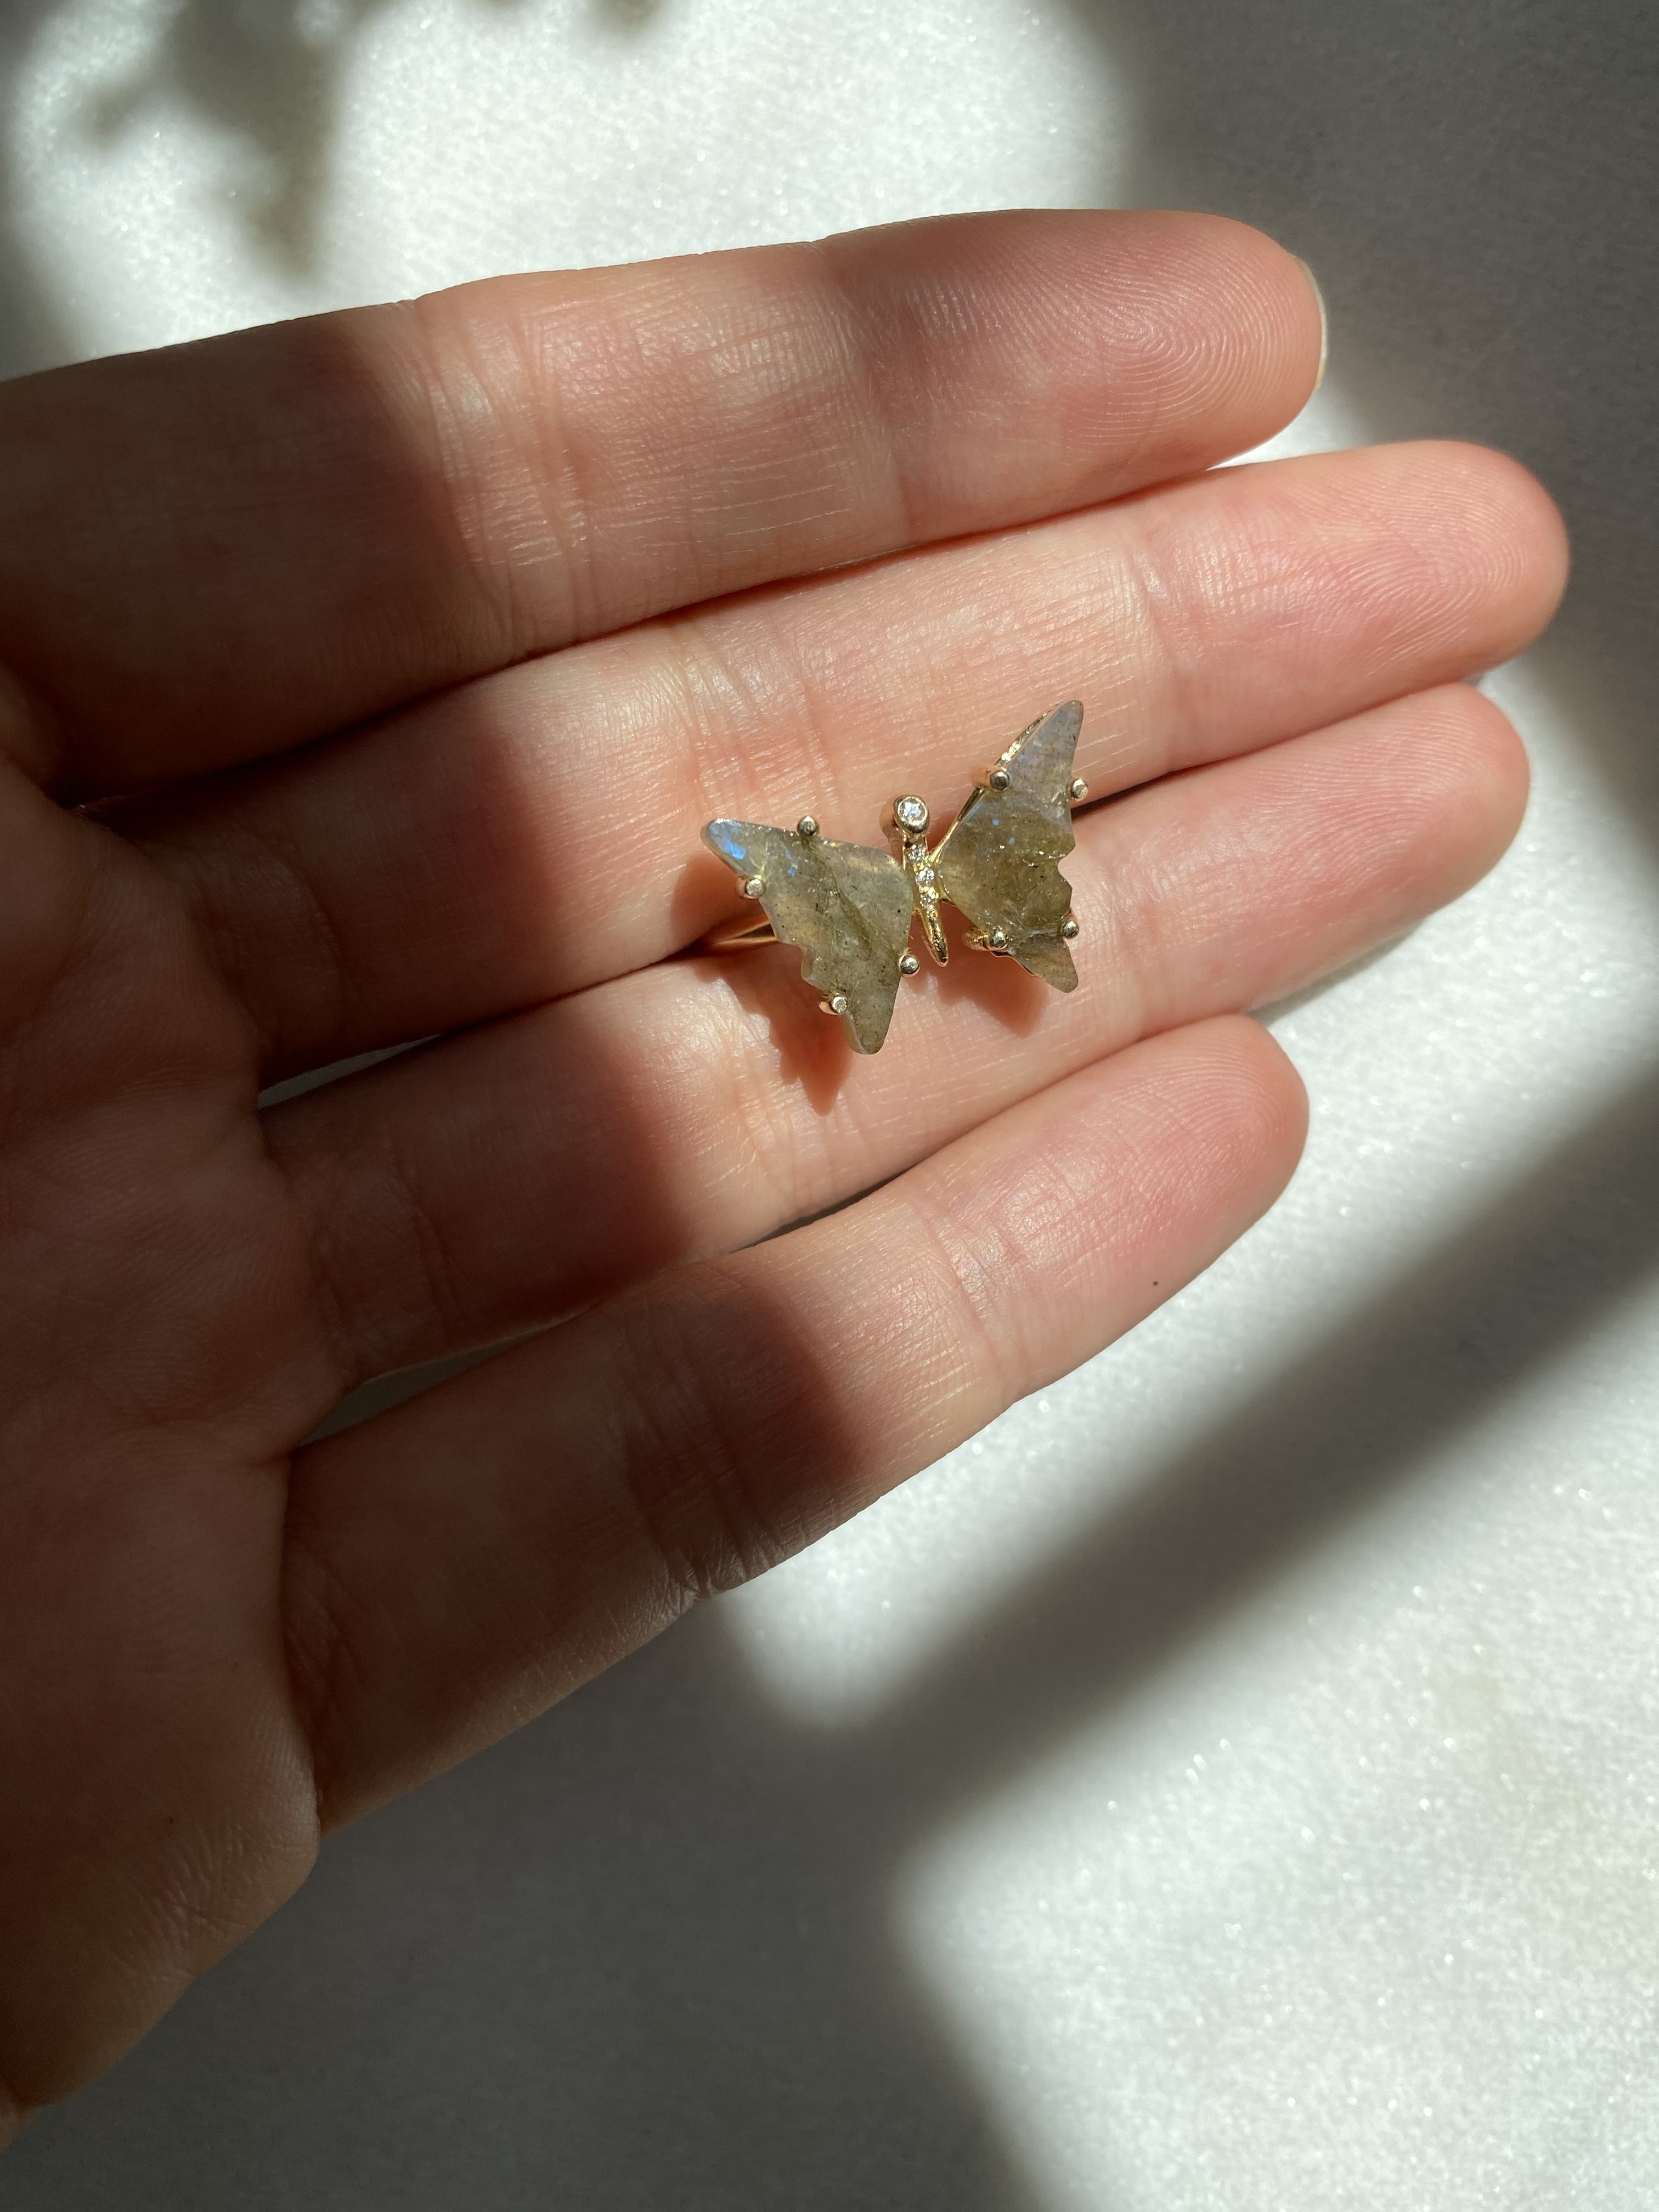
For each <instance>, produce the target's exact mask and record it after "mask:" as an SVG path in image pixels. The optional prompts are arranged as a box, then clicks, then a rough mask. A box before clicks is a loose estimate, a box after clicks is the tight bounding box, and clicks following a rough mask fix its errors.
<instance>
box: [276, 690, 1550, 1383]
mask: <svg viewBox="0 0 1659 2212" xmlns="http://www.w3.org/2000/svg"><path fill="white" fill-rule="evenodd" d="M1525 788H1526V769H1525V762H1524V758H1523V757H1522V754H1521V750H1520V748H1519V746H1518V744H1516V740H1515V738H1514V736H1513V733H1512V732H1510V729H1509V726H1508V725H1507V723H1506V722H1505V721H1504V718H1503V716H1502V715H1501V714H1499V713H1498V710H1497V709H1496V708H1493V707H1492V705H1491V704H1490V703H1489V702H1487V701H1486V700H1484V699H1482V698H1481V697H1480V695H1479V694H1478V693H1476V692H1474V691H1473V690H1469V689H1468V687H1466V686H1463V685H1451V686H1448V687H1446V688H1444V689H1443V690H1438V691H1436V692H1433V693H1431V694H1427V695H1424V696H1417V697H1413V698H1411V699H1407V700H1401V701H1397V702H1394V703H1393V704H1391V705H1389V706H1387V707H1383V708H1377V709H1376V710H1374V711H1373V712H1371V713H1370V714H1367V715H1364V716H1363V717H1360V718H1358V720H1352V721H1350V722H1347V723H1346V724H1343V725H1341V726H1338V727H1336V728H1334V729H1332V730H1328V731H1325V732H1320V733H1318V734H1316V735H1313V736H1309V737H1305V738H1296V739H1293V740H1291V741H1290V742H1288V743H1286V744H1282V745H1279V746H1276V747H1273V748H1272V749H1270V750H1265V751H1262V752H1260V753H1257V754H1255V755H1253V756H1251V757H1249V758H1246V759H1242V760H1237V761H1233V762H1230V763H1225V764H1224V765H1221V766H1218V767H1216V768H1212V769H1206V770H1204V771H1202V772H1201V773H1200V774H1197V775H1188V776H1180V777H1176V778H1172V779H1170V780H1167V781H1164V782H1161V783H1158V784H1155V785H1153V786H1152V787H1150V788H1149V789H1146V790H1145V791H1139V792H1135V793H1132V794H1130V795H1129V796H1128V797H1127V798H1126V799H1124V800H1122V801H1121V803H1120V804H1118V805H1115V806H1111V807H1106V808H1103V809H1100V810H1097V811H1096V812H1094V813H1093V814H1091V815H1089V816H1086V817H1082V818H1080V819H1079V823H1078V832H1079V842H1078V848H1077V851H1076V852H1075V854H1073V857H1072V858H1071V859H1070V860H1068V861H1067V862H1066V873H1067V875H1068V876H1069V878H1070V879H1071V881H1072V884H1073V890H1074V898H1073V904H1074V908H1075V910H1076V913H1077V915H1078V917H1079V921H1080V922H1081V925H1082V936H1081V938H1080V939H1079V969H1080V970H1081V972H1082V977H1083V985H1084V987H1083V988H1082V989H1080V990H1079V991H1077V992H1075V993H1073V994H1071V995H1070V996H1069V997H1066V998H1057V997H1054V995H1053V994H1049V993H1048V991H1046V990H1045V989H1044V987H1042V985H1041V984H1039V983H1037V982H1036V981H1034V980H1033V979H1032V978H1031V977H1030V976H1027V975H1024V974H1023V973H1021V972H1018V971H1016V970H1012V969H1011V968H1010V966H1009V965H1008V964H1006V963H1001V962H996V961H990V960H976V959H975V958H974V957H973V956H972V955H971V954H969V955H967V956H966V957H964V958H963V959H962V960H961V961H959V962H957V961H953V962H952V963H951V966H950V968H949V969H945V970H944V971H942V972H940V971H932V970H929V971H927V976H926V980H924V979H922V978H918V979H917V982H916V984H915V985H914V986H912V987H910V988H909V989H908V990H907V992H906V993H905V995H904V1000H903V1002H902V1003H901V1006H900V1007H899V1009H898V1014H897V1018H896V1020H895V1022H894V1025H893V1030H892V1032H891V1035H890V1038H889V1041H888V1043H887V1045H886V1046H885V1048H884V1050H883V1051H882V1053H881V1054H880V1055H879V1056H878V1058H876V1059H874V1060H862V1061H859V1062H857V1063H856V1064H855V1065H854V1066H849V1065H848V1054H847V1049H846V1047H845V1045H844V1043H843V1042H842V1035H841V1026H840V1024H838V1023H833V1022H826V1021H824V1020H823V1018H821V1017H820V1016H819V1014H818V1013H817V1010H816V1006H815V1004H814V997H813V994H811V993H810V992H809V991H807V990H805V988H804V987H803V986H802V984H801V982H800V980H799V955H797V954H794V953H793V952H791V951H787V949H780V950H777V951H773V952H771V953H769V954H767V955H766V956H764V957H759V956H757V957H756V958H755V959H754V960H753V961H752V963H751V962H750V961H748V960H739V959H720V958H705V959H701V960H691V961H676V962H671V963H663V964H659V965H658V966H656V967H653V968H652V969H647V970H646V971H644V972H642V973H641V974H637V975H631V976H628V977H625V978H623V979H621V980H619V981H617V982H614V983H610V984H606V985H603V986H601V987H599V988H597V989H594V990H592V991H588V992H584V993H580V994H576V995H574V996H573V997H569V998H566V999H563V1000H558V1001H556V1002H555V1003H553V1004H551V1005H549V1006H543V1007H539V1008H537V1009H535V1010H533V1011H532V1012H526V1013H523V1014H520V1015H518V1016H516V1017H514V1018H511V1019H509V1020H506V1021H502V1022H500V1023H497V1024H492V1025H491V1026H489V1027H488V1028H486V1029H483V1030H477V1031H475V1032H472V1033H471V1034H469V1035H466V1036H460V1037H455V1038H452V1039H450V1040H448V1041H447V1042H444V1043H441V1044H439V1045H436V1046H434V1047H432V1048H428V1050H426V1051H425V1052H422V1053H420V1054H416V1055H414V1056H412V1057H405V1058H403V1059H399V1060H392V1061H390V1062H386V1063H384V1064H383V1065H381V1066H379V1067H377V1068H374V1069H373V1070H371V1071H369V1072H368V1073H366V1074H362V1075H359V1076H356V1077H354V1078H351V1079H348V1080H346V1081H344V1082H342V1083H338V1084H336V1085H331V1086H328V1087H326V1088H325V1089H323V1090H320V1091H312V1092H310V1093H308V1094H307V1095H306V1096H304V1097H300V1098H297V1099H295V1100H293V1101H291V1102H290V1103H289V1104H287V1105H285V1106H283V1107H279V1108H277V1109H274V1110H273V1111H272V1112H271V1113H270V1115H268V1116H267V1133H268V1137H269V1140H270V1145H271V1147H272V1150H273V1152H274V1154H275V1157H276V1159H277V1160H278V1162H279V1163H280V1164H282V1165H283V1166H284V1167H285V1168H286V1169H287V1170H288V1171H289V1175H290V1176H291V1178H292V1180H293V1183H294V1186H295V1191H296V1193H297V1195H298V1197H299V1200H300V1202H301V1209H302V1212H303V1213H304V1215H305V1217H306V1218H307V1223H308V1225H309V1228H310V1231H311V1235H312V1238H313V1246H314V1249H315V1252H316V1255H317V1258H316V1264H317V1267H318V1270H319V1282H320V1285H321V1286H322V1288H323V1290H324V1291H325V1310H327V1311H328V1312H329V1313H330V1314H331V1315H332V1316H334V1320H335V1326H336V1328H337V1343H338V1353H339V1369H340V1380H341V1385H342V1388H346V1387H349V1385H350V1384H351V1383H355V1382H356V1381H358V1380H360V1379H362V1377H363V1376H366V1375H368V1374H371V1373H374V1372H377V1371H384V1370H387V1369H390V1368H393V1367H396V1366H399V1365H403V1364H406V1363H409V1362H411V1361H415V1360H420V1359H425V1358H435V1357H438V1356H440V1355H441V1354H443V1353H447V1352H455V1351H459V1350H461V1349H464V1348H465V1347H466V1346H471V1345H477V1344H480V1343H485V1342H489V1341H492V1340H498V1339H501V1338H503V1337H506V1336H508V1335H511V1334H517V1333H519V1332H520V1331H523V1330H526V1329H529V1328H534V1327H536V1326H537V1325H538V1324H540V1323H543V1322H547V1321H550V1320H551V1319H553V1318H555V1317H556V1316H558V1315H560V1314H562V1313H565V1312H568V1311H569V1310H572V1309H574V1308H575V1307H577V1306H580V1305H583V1304H587V1303H589V1302H590V1301H592V1300H593V1299H595V1298H597V1297H601V1296H603V1295H605V1294H606V1293H607V1292H609V1291H613V1290H615V1289H617V1288H618V1287H620V1286H621V1285H623V1284H625V1283H627V1282H629V1280H631V1279H635V1278H638V1277H640V1276H642V1275H645V1274H647V1273H651V1272H652V1271H653V1269H655V1268H659V1267H663V1266H665V1265H667V1264H669V1263H671V1262H674V1261H682V1260H685V1259H689V1258H692V1257H694V1256H697V1255H707V1254H709V1253H713V1252H716V1251H721V1250H729V1249H734V1248H736V1247H738V1246H740V1245H744V1244H747V1243H752V1242H753V1241H755V1240H756V1239H757V1238H759V1237H764V1236H766V1235H768V1234H769V1232H771V1231H774V1230H776V1229H778V1228H780V1227H781V1226H783V1225H786V1224H787V1223H789V1222H791V1221H793V1220H796V1219H799V1218H801V1217H802V1216H803V1215H806V1214H811V1213H813V1212H818V1211H821V1210H822V1209H823V1208H825V1207H827V1206H834V1205H836V1203H838V1202H839V1201H841V1200H844V1199H846V1198H848V1197H850V1196H851V1195H853V1194H854V1193H856V1192H858V1191H860V1190H863V1189H867V1188H870V1187H871V1186H872V1185H873V1184H876V1183H878V1182H883V1181H884V1180H885V1179H886V1178H887V1177H889V1176H892V1175H894V1174H896V1172H898V1171H899V1170H902V1169H903V1168H905V1167H907V1166H908V1165H909V1164H911V1163H912V1162H913V1161H915V1160H916V1159H918V1158H921V1157H922V1156H923V1155H925V1154H927V1153H928V1152H932V1151H933V1150H934V1149H936V1148H937V1147H938V1146H940V1145H942V1144H945V1143H946V1142H948V1141H949V1140H950V1139H951V1138H953V1137H955V1136H957V1135H958V1134H960V1133H962V1132H963V1131H965V1130H967V1129H969V1128H970V1127H973V1126H974V1125H975V1124H976V1123H977V1122H979V1121H981V1120H983V1119H984V1118H985V1117H986V1116H987V1115H990V1114H993V1113H995V1112H997V1111H999V1110H1000V1109H1003V1108H1005V1107H1006V1106H1008V1105H1010V1104H1011V1103H1013V1102H1015V1101H1016V1100H1018V1099H1019V1098H1021V1097H1024V1096H1026V1095H1027V1094H1029V1093H1030V1092H1033V1091H1039V1090H1042V1089H1043V1088H1045V1087H1046V1086H1047V1085H1050V1084H1052V1083H1054V1082H1055V1081H1057V1080H1060V1079H1062V1078H1064V1077H1065V1076H1066V1075H1067V1074H1069V1073H1073V1071H1075V1070H1077V1069H1079V1068H1080V1067H1082V1066H1085V1065H1087V1063H1088V1062H1090V1061H1091V1060H1095V1059H1097V1058H1099V1057H1100V1056H1101V1055H1103V1054H1108V1053H1111V1052H1114V1051H1116V1050H1117V1049H1119V1048H1121V1047H1123V1046H1125V1045H1127V1044H1129V1043H1131V1042H1133V1041H1134V1040H1135V1039H1137V1038H1139V1037H1141V1036H1146V1035H1149V1034H1152V1033H1154V1032H1157V1031H1160V1030H1169V1029H1171V1028H1174V1027H1176V1026H1178V1025H1181V1024H1187V1023H1190V1022H1193V1021H1194V1020H1197V1019H1200V1018H1203V1017H1206V1016H1208V1015H1212V1014H1218V1013H1222V1012H1231V1011H1235V1010H1237V1009H1241V1008H1244V1007H1249V1006H1254V1005H1259V1004H1261V1003H1262V1002H1263V1001H1264V1000H1272V999H1273V998H1277V997H1279V996H1282V995H1283V994H1285V992H1287V991H1290V990H1291V989H1294V988H1295V987H1297V986H1298V985H1300V984H1302V983H1304V982H1306V981H1309V980H1310V978H1311V977H1312V976H1314V975H1318V974H1320V973H1322V972H1323V971H1324V970H1326V969H1329V968H1331V967H1333V966H1335V965H1337V964H1339V963H1341V962H1343V961H1345V960H1346V959H1349V958H1351V957H1353V956H1354V955H1355V954H1356V953H1358V951H1362V950H1363V949H1364V948H1365V947H1366V946H1367V945H1370V944H1372V943H1375V942H1376V941H1377V940H1378V939H1383V938H1385V937H1387V936H1389V935H1391V934H1393V933H1395V932H1397V931H1399V930H1400V929H1402V928H1404V927H1407V925H1408V924H1409V923H1411V922H1412V921H1416V920H1417V919H1418V918H1419V916H1420V915H1423V914H1425V913H1426V912H1427V911H1428V910H1429V909H1430V908H1432V907H1435V906H1437V905H1438V904H1440V903H1442V902H1443V901H1445V900H1446V899H1448V898H1450V897H1452V896H1455V894H1456V893H1457V892H1458V891H1460V890H1462V889H1463V888H1465V886H1466V885H1467V884H1469V883H1470V882H1471V881H1473V880H1474V878H1475V877H1476V876H1478V875H1479V874H1480V872H1482V871H1483V869H1485V868H1486V866H1489V865H1490V864H1491V862H1492V860H1493V859H1495V858H1496V856H1497V854H1498V853H1499V852H1500V851H1501V850H1502V849H1503V847H1504V843H1505V842H1507V840H1508V838H1509V836H1510V834H1511V832H1512V830H1513V829H1514V826H1515V823H1516V821H1517V820H1518V818H1519V814H1520V810H1521V806H1522V802H1523V799H1524V795H1525Z"/></svg>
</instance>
